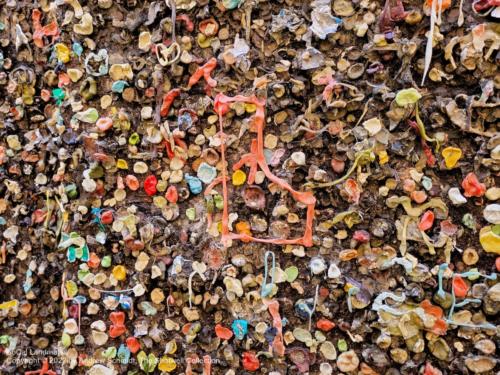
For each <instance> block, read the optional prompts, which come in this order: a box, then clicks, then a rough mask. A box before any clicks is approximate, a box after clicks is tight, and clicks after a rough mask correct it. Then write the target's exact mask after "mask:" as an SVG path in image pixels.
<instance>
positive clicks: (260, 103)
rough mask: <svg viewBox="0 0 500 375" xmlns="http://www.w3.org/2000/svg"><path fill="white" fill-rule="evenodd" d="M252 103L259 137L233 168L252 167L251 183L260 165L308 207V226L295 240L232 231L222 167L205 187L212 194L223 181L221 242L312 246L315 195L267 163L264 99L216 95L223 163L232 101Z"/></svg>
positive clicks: (265, 172)
mask: <svg viewBox="0 0 500 375" xmlns="http://www.w3.org/2000/svg"><path fill="white" fill-rule="evenodd" d="M236 102H238V103H249V104H254V105H255V106H256V107H257V109H256V112H255V115H254V124H253V125H254V129H255V132H256V133H257V138H256V139H253V140H252V143H251V146H250V153H248V154H245V155H243V156H242V157H241V159H240V161H238V162H237V163H236V164H235V165H234V166H233V170H237V169H239V168H240V167H242V166H243V165H246V166H247V167H249V168H250V172H249V176H248V183H249V184H252V183H253V182H254V180H255V174H256V172H257V167H259V168H260V169H261V170H262V171H263V172H264V174H265V176H266V177H267V178H268V179H269V180H271V181H272V182H274V183H275V184H276V185H278V186H280V187H281V188H282V189H284V190H287V191H288V192H289V193H290V194H291V195H292V197H293V199H294V200H296V201H297V202H300V203H303V204H305V205H306V206H307V215H306V228H305V231H304V235H303V236H302V237H300V238H294V239H281V238H255V237H253V236H251V235H248V234H236V233H231V232H229V226H228V223H229V207H228V191H227V180H228V176H227V171H226V168H222V177H220V178H217V179H216V180H214V181H213V182H212V183H211V184H210V185H209V186H208V187H207V188H206V190H205V195H207V194H209V193H210V191H211V190H212V189H213V188H214V187H215V186H216V185H217V184H219V183H222V197H223V203H224V208H223V212H222V236H221V240H222V244H223V245H224V246H227V244H228V241H229V240H244V241H248V242H261V243H272V244H275V245H292V244H298V245H303V246H306V247H310V246H312V225H313V220H314V206H315V204H316V198H315V197H314V195H313V194H312V193H311V192H309V191H308V192H301V191H296V190H294V189H293V188H292V187H291V186H290V185H289V184H288V183H287V182H286V181H285V180H282V179H281V178H279V177H277V176H275V175H274V174H273V173H272V172H271V170H270V169H269V166H268V165H267V162H266V158H265V156H264V121H265V100H260V99H258V98H257V97H256V96H255V95H253V96H250V97H248V96H243V95H237V96H234V97H229V96H226V95H224V94H218V95H217V96H216V97H215V101H214V108H215V112H216V113H217V114H218V115H219V131H220V135H221V139H222V143H221V161H222V165H225V163H226V144H225V141H226V135H225V133H224V126H223V121H224V115H225V114H226V113H227V112H228V111H229V104H230V103H236Z"/></svg>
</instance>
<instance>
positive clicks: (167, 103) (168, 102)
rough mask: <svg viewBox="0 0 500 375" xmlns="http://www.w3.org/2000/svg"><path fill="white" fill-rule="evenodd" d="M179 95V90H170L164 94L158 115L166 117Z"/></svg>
mask: <svg viewBox="0 0 500 375" xmlns="http://www.w3.org/2000/svg"><path fill="white" fill-rule="evenodd" d="M180 94H181V90H180V89H172V90H170V91H169V92H167V93H166V94H165V96H164V97H163V102H162V104H161V108H160V115H162V116H166V115H168V112H169V111H170V107H171V106H172V103H173V102H174V100H175V98H177V97H178V96H179V95H180Z"/></svg>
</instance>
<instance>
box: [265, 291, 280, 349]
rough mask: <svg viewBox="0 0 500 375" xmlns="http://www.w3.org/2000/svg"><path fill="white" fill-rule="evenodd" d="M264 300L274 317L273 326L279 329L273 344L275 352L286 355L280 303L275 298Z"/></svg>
mask: <svg viewBox="0 0 500 375" xmlns="http://www.w3.org/2000/svg"><path fill="white" fill-rule="evenodd" d="M263 302H264V304H265V305H266V306H267V308H268V310H269V314H271V316H272V318H273V326H274V328H276V331H277V332H276V336H274V340H273V344H272V346H273V349H274V352H275V353H276V354H278V355H279V356H280V357H283V356H284V355H285V344H284V343H283V323H282V322H281V317H280V313H279V309H280V304H279V302H278V301H277V300H275V299H273V300H270V301H269V300H266V299H265V300H263Z"/></svg>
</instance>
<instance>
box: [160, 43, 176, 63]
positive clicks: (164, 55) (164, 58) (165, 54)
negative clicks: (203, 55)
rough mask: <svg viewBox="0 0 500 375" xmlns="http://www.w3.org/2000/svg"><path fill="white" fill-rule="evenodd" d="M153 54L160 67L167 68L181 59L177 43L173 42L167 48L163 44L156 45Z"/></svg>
mask: <svg viewBox="0 0 500 375" xmlns="http://www.w3.org/2000/svg"><path fill="white" fill-rule="evenodd" d="M155 52H156V58H157V59H158V62H159V63H160V65H161V66H169V65H172V64H173V63H175V62H177V60H179V58H180V57H181V46H179V43H177V42H173V43H172V44H171V45H169V46H168V47H167V46H166V45H165V44H163V43H157V44H155ZM160 55H161V56H160Z"/></svg>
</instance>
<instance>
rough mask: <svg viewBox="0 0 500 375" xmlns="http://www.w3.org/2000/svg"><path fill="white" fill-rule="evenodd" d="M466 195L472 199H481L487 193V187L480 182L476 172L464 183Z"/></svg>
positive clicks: (466, 178)
mask: <svg viewBox="0 0 500 375" xmlns="http://www.w3.org/2000/svg"><path fill="white" fill-rule="evenodd" d="M462 188H463V189H464V195H465V196H466V197H468V198H470V197H481V196H483V195H484V193H485V192H486V185H485V184H482V183H481V182H479V180H478V178H477V176H476V175H475V174H474V172H470V173H469V174H468V175H467V176H465V178H464V180H463V181H462Z"/></svg>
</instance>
